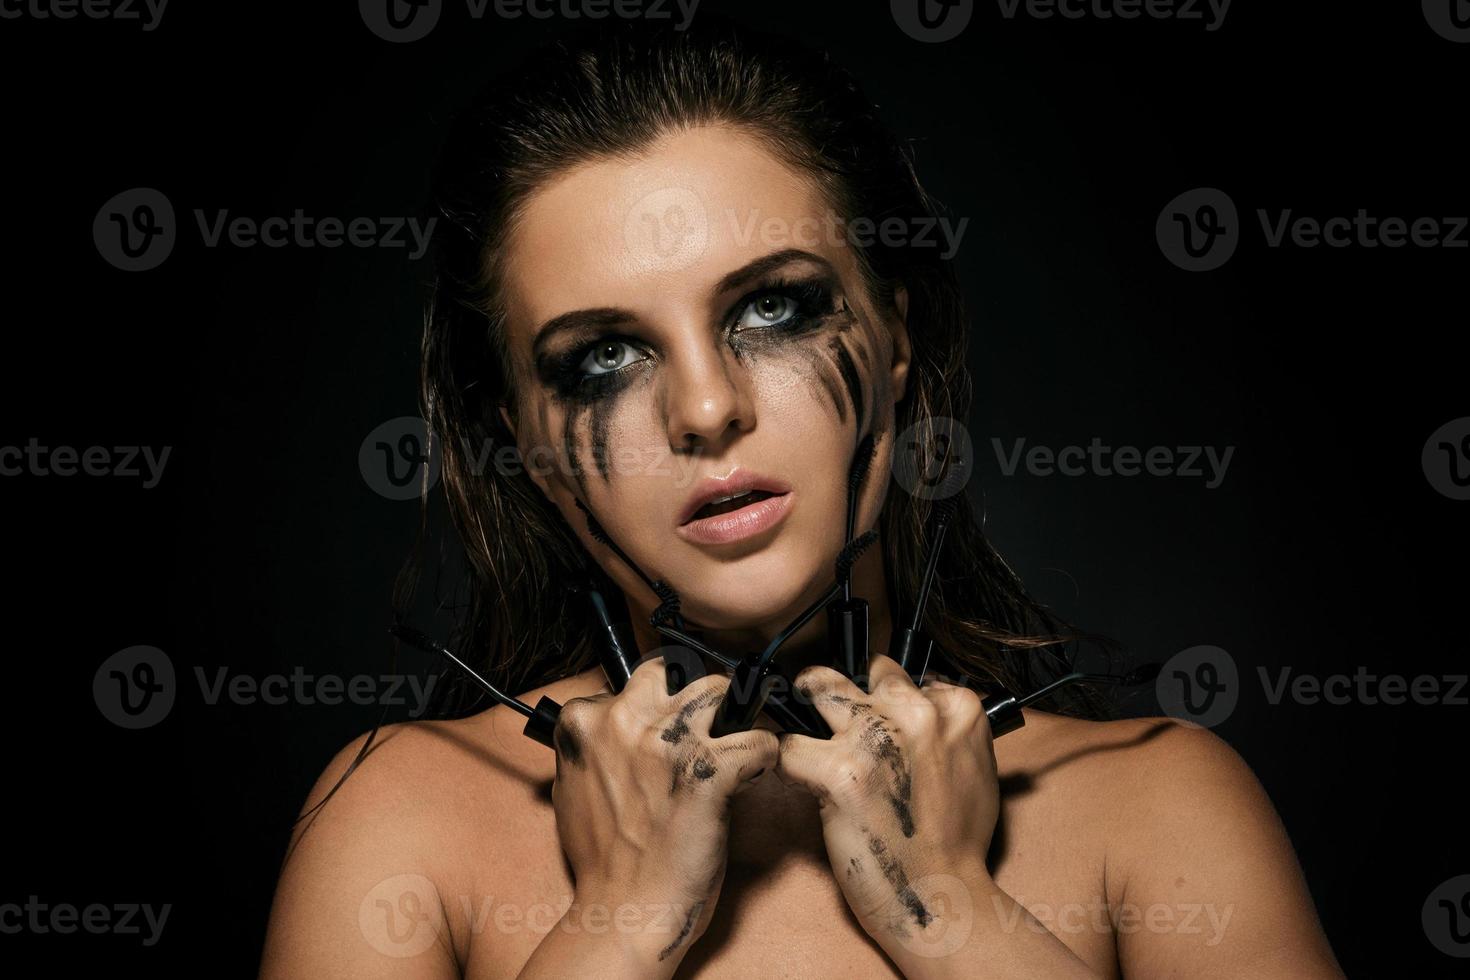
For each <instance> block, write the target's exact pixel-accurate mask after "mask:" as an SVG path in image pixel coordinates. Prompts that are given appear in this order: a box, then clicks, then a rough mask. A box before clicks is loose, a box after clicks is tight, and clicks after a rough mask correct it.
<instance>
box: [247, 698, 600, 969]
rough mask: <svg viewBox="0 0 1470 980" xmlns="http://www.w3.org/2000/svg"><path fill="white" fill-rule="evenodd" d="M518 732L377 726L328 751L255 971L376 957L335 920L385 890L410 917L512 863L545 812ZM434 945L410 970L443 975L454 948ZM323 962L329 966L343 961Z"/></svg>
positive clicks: (494, 725) (535, 748) (505, 718)
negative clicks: (433, 969)
mask: <svg viewBox="0 0 1470 980" xmlns="http://www.w3.org/2000/svg"><path fill="white" fill-rule="evenodd" d="M600 680H601V678H600V676H599V675H597V672H595V671H589V672H585V673H583V674H578V675H576V676H574V677H569V678H565V679H563V680H560V681H556V682H553V683H551V684H547V685H544V686H542V687H539V688H536V689H534V690H531V691H527V692H525V693H524V694H523V695H522V699H523V700H528V701H529V703H532V704H534V703H535V702H536V701H537V700H539V699H540V698H541V697H542V696H550V697H552V698H554V699H556V700H557V701H566V700H568V699H570V698H573V697H580V696H584V695H586V694H592V693H596V691H597V690H598V689H599V686H600ZM524 724H525V719H524V718H523V717H522V716H521V715H519V714H518V713H516V712H514V711H512V710H510V709H508V708H504V707H495V708H491V709H488V710H486V711H482V712H480V713H478V714H476V715H473V716H470V717H468V718H463V719H457V720H420V721H411V722H405V723H402V724H396V725H387V726H384V727H383V728H381V729H379V730H378V732H377V733H376V734H373V733H365V734H363V735H361V736H358V737H357V738H355V739H353V740H352V741H351V742H349V743H348V744H347V745H346V746H344V747H343V748H342V749H341V750H340V751H338V752H337V753H336V755H335V756H334V757H333V758H332V760H331V761H330V762H329V763H328V764H327V765H326V767H325V768H324V769H323V771H322V774H321V776H320V777H319V778H318V779H317V781H316V785H315V786H314V787H313V788H312V790H311V792H310V793H309V794H308V796H307V799H306V802H305V804H304V805H303V807H302V814H303V818H302V819H301V820H300V821H299V822H298V823H297V825H296V827H295V828H294V829H293V833H292V836H291V843H290V848H289V850H288V853H287V858H286V861H285V863H284V865H283V867H282V870H281V875H280V880H279V882H278V884H277V889H276V897H275V902H274V905H273V907H272V911H271V923H270V928H269V934H268V937H267V942H266V952H265V958H264V961H263V973H262V975H263V976H264V975H271V974H270V969H274V970H275V971H276V975H282V976H284V975H289V974H292V973H296V974H299V973H302V972H309V968H310V967H311V966H312V965H313V964H315V963H316V957H319V956H321V955H323V954H322V953H321V952H320V950H322V949H326V948H332V949H334V952H333V955H335V956H339V957H340V956H345V955H348V954H349V953H350V952H353V951H355V952H358V953H361V955H363V956H367V957H372V956H377V955H379V954H381V953H383V950H381V949H375V948H374V944H373V942H372V940H371V937H366V938H367V939H368V941H367V942H366V943H364V941H363V940H364V938H365V937H364V935H363V934H362V933H361V930H358V929H356V928H355V926H354V927H353V928H348V927H347V926H344V925H343V923H348V924H356V923H358V922H359V919H360V912H361V909H362V908H364V907H366V905H365V903H366V904H367V905H371V904H372V903H373V902H374V896H375V895H377V893H378V892H379V891H382V890H384V889H385V888H386V889H388V890H389V891H392V892H393V895H391V896H388V897H387V899H386V900H387V901H388V902H389V904H390V905H394V906H399V905H403V904H404V901H405V899H404V898H403V896H404V895H407V894H409V893H413V894H412V898H411V899H409V900H408V902H409V904H411V905H412V906H413V907H414V908H416V909H434V908H440V907H442V905H443V904H444V901H445V899H444V896H446V895H462V894H470V893H471V892H472V891H473V887H474V883H473V881H472V878H473V876H474V875H475V874H476V873H483V869H487V868H488V869H491V873H492V874H493V873H494V872H493V869H495V868H497V867H506V868H509V867H511V866H513V864H514V859H515V848H516V846H517V841H518V838H519V837H521V836H523V833H522V832H523V831H528V830H529V829H530V828H531V826H532V824H533V823H534V821H535V819H536V812H537V811H538V810H540V809H542V808H544V807H545V806H546V805H549V797H548V796H547V793H548V792H549V785H550V781H551V778H552V776H553V775H554V772H555V766H554V757H553V756H552V753H551V752H550V751H549V750H548V749H546V748H545V747H544V746H542V745H541V744H539V743H537V742H534V741H532V740H531V739H529V738H527V737H526V736H525V735H523V734H522V729H523V727H524ZM364 750H365V751H364ZM486 827H494V828H495V833H493V834H490V833H486V832H485V828H486ZM404 907H405V908H407V906H404ZM370 918H371V917H370ZM364 921H366V920H364ZM334 931H341V933H342V934H341V935H334ZM438 937H439V938H438V945H439V946H440V947H441V948H440V949H439V950H438V951H437V954H436V951H435V950H434V949H429V950H426V951H424V955H423V956H418V957H415V960H414V962H415V964H416V965H425V964H428V963H429V962H431V961H432V959H433V958H434V957H435V955H437V957H438V959H439V960H441V961H442V965H444V966H445V967H446V968H452V967H453V965H454V963H455V960H456V958H457V957H456V951H455V950H454V949H453V948H451V946H450V944H449V942H447V941H445V940H444V939H443V933H439V934H438ZM344 947H346V948H345V949H344ZM394 952H395V953H396V952H397V951H396V950H395V951H394ZM389 955H390V956H391V955H394V954H393V953H390V954H389ZM334 962H335V963H336V968H340V967H341V965H342V963H343V962H345V961H344V960H342V959H340V958H339V959H337V960H335V961H334ZM359 966H362V968H363V974H364V975H368V974H371V972H372V971H371V970H367V969H366V966H365V965H363V964H359ZM267 968H270V969H267ZM424 975H425V976H435V975H437V974H436V973H425V974H424Z"/></svg>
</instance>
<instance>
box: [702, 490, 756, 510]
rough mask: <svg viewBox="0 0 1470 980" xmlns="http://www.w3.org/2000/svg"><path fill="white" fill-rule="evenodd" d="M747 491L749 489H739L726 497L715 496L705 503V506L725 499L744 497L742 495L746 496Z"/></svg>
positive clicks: (719, 502)
mask: <svg viewBox="0 0 1470 980" xmlns="http://www.w3.org/2000/svg"><path fill="white" fill-rule="evenodd" d="M749 493H750V491H749V490H741V491H740V492H739V493H732V494H730V496H728V497H716V498H715V499H714V500H711V501H710V502H709V504H706V505H705V506H709V505H710V504H723V503H724V502H725V501H727V500H734V499H735V498H736V497H744V496H746V495H747V494H749Z"/></svg>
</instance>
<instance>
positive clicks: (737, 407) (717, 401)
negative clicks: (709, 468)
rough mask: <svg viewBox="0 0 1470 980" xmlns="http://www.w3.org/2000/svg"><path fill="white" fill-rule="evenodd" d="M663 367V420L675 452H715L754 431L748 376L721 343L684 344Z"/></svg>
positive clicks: (751, 396) (753, 414) (753, 405)
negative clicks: (737, 434) (666, 425)
mask: <svg viewBox="0 0 1470 980" xmlns="http://www.w3.org/2000/svg"><path fill="white" fill-rule="evenodd" d="M667 365H668V366H667V369H666V373H665V378H666V379H667V384H666V388H665V399H666V408H665V417H666V418H667V419H668V428H669V446H670V448H672V449H673V450H674V451H676V452H679V451H688V450H692V449H704V450H715V451H718V450H719V449H720V447H721V445H722V443H723V442H725V441H726V440H728V439H730V438H731V437H732V436H733V435H734V434H735V433H739V432H748V431H750V430H751V429H752V428H754V427H755V398H754V396H753V393H752V391H751V386H750V377H749V374H748V373H747V372H746V370H745V368H743V367H741V365H740V363H739V362H738V360H737V359H736V357H735V355H734V354H733V353H732V352H731V351H730V350H729V349H728V348H727V347H725V345H723V344H721V343H719V342H717V341H715V340H713V339H712V338H708V339H704V340H702V341H701V342H699V343H698V344H685V345H683V346H682V348H681V349H680V350H679V351H678V352H676V353H675V354H674V355H673V356H672V357H671V358H670V359H669V361H668V362H667Z"/></svg>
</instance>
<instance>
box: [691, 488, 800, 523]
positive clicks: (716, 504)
mask: <svg viewBox="0 0 1470 980" xmlns="http://www.w3.org/2000/svg"><path fill="white" fill-rule="evenodd" d="M778 496H780V494H775V493H767V492H766V491H764V490H746V491H745V492H744V493H736V494H731V495H730V496H728V497H724V498H722V499H720V500H711V501H710V502H709V503H707V504H705V505H704V506H703V507H701V508H699V510H696V511H695V512H694V516H692V517H690V518H689V520H691V521H702V520H704V519H705V518H707V517H719V516H720V515H721V514H728V513H730V512H732V511H737V510H740V509H741V508H743V507H749V506H750V505H751V504H757V503H760V502H761V501H762V500H768V499H770V498H771V497H778Z"/></svg>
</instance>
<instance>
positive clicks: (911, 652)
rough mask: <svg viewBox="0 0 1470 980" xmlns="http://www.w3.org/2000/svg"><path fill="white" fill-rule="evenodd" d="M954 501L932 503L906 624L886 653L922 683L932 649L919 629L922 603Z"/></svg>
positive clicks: (925, 599) (955, 505)
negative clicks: (920, 568) (925, 556)
mask: <svg viewBox="0 0 1470 980" xmlns="http://www.w3.org/2000/svg"><path fill="white" fill-rule="evenodd" d="M956 510H958V505H957V504H956V503H955V499H954V498H953V497H946V498H945V499H943V500H941V501H939V502H938V503H936V504H934V507H933V512H932V519H933V525H932V526H933V530H932V531H931V532H930V541H929V557H928V559H927V560H926V561H925V562H924V577H923V578H922V579H921V580H920V584H919V595H918V598H917V599H915V600H914V609H913V615H912V617H911V619H910V620H909V624H908V625H907V626H905V627H903V628H902V629H900V630H899V631H898V636H897V637H895V639H894V642H893V652H892V653H891V654H890V656H892V657H893V659H894V660H897V661H898V665H899V666H900V667H902V668H903V669H904V670H905V671H906V672H907V673H908V675H909V677H910V678H911V679H912V680H913V682H914V683H915V684H916V685H921V684H923V683H924V672H925V671H926V670H928V669H929V656H930V654H931V653H932V652H933V650H934V641H933V640H932V639H930V638H929V637H928V636H926V635H924V633H923V630H922V628H923V624H924V606H925V605H926V604H927V603H928V602H929V590H930V588H931V587H932V586H933V584H934V573H935V570H936V569H937V568H938V567H939V549H940V548H941V547H942V546H943V545H944V532H945V531H947V530H948V529H949V523H950V521H952V520H953V519H954V516H955V511H956Z"/></svg>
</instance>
